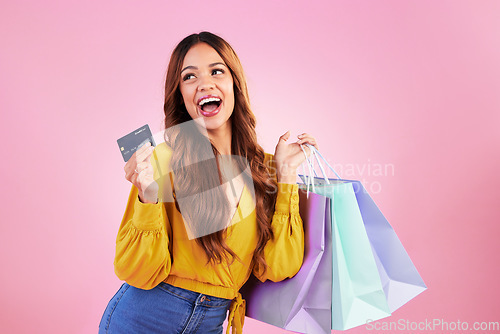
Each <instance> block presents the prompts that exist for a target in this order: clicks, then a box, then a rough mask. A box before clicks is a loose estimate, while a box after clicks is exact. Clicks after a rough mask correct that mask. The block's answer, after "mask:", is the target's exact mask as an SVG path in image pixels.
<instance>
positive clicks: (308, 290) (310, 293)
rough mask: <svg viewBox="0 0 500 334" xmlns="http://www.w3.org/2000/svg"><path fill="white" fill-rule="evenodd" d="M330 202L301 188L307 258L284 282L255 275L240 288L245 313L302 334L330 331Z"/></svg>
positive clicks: (300, 198) (300, 207)
mask: <svg viewBox="0 0 500 334" xmlns="http://www.w3.org/2000/svg"><path fill="white" fill-rule="evenodd" d="M330 204H331V201H330V200H329V199H328V198H326V197H324V196H320V195H316V194H310V195H309V197H307V196H306V192H305V191H302V190H299V210H300V215H301V217H302V221H303V223H304V244H305V245H304V247H305V248H304V260H303V263H302V267H301V268H300V270H299V272H298V273H297V274H296V275H295V276H294V277H292V278H290V279H286V280H284V281H281V282H271V281H266V282H264V283H262V282H260V281H259V280H258V279H257V278H255V277H254V276H253V275H252V276H251V278H250V279H249V280H248V281H247V283H245V285H244V286H243V288H242V289H241V290H240V292H241V294H242V296H243V298H245V299H246V315H247V316H248V317H250V318H253V319H256V320H260V321H263V322H266V323H268V324H271V325H274V326H277V327H280V328H284V329H288V330H293V331H296V332H300V333H318V334H322V333H330V332H331V297H330V296H331V290H332V285H331V276H332V262H331V252H332V250H331V245H332V243H331V222H330V219H331V213H330V211H331V208H330Z"/></svg>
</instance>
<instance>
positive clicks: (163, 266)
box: [114, 143, 304, 333]
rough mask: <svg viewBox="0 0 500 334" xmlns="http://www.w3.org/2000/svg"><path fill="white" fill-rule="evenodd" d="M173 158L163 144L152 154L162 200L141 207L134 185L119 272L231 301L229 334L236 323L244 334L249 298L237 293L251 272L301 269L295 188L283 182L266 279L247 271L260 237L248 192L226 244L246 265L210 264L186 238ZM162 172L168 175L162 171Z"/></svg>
mask: <svg viewBox="0 0 500 334" xmlns="http://www.w3.org/2000/svg"><path fill="white" fill-rule="evenodd" d="M171 154H172V151H171V149H170V148H169V147H168V146H167V145H166V144H165V143H162V144H160V145H158V146H157V147H156V148H155V151H154V153H153V155H152V156H151V163H152V165H153V168H154V170H155V172H154V173H155V174H154V176H155V180H158V181H157V182H158V184H159V185H160V193H161V194H163V195H162V196H163V198H162V199H161V201H158V203H157V204H151V203H142V202H141V201H139V199H138V189H137V188H136V187H135V186H132V190H131V192H130V196H129V199H128V203H127V208H126V210H125V214H124V216H123V220H122V222H121V225H120V229H119V231H118V236H117V238H116V255H115V261H114V266H115V273H116V275H117V276H118V277H119V278H120V279H121V280H124V281H126V282H127V283H128V284H130V285H132V286H135V287H137V288H141V289H152V288H154V287H155V286H156V285H158V284H159V283H160V282H162V281H163V282H166V283H169V284H171V285H174V286H176V287H180V288H184V289H188V290H191V291H195V292H199V293H203V294H207V295H211V296H215V297H219V298H226V299H233V302H232V303H231V306H230V309H229V311H230V312H229V317H228V322H229V324H228V328H227V333H229V328H230V327H231V326H233V333H234V332H236V333H241V332H242V327H243V322H244V318H245V301H244V300H243V299H242V298H241V294H240V293H239V289H240V288H241V286H242V285H243V284H244V283H245V282H246V281H247V279H248V278H249V276H250V274H251V273H252V272H253V274H254V275H255V276H256V277H257V278H258V279H259V280H260V281H262V282H264V281H265V280H266V279H269V280H271V281H274V282H276V281H281V280H283V279H285V278H288V277H292V276H294V275H295V274H296V273H297V272H298V271H299V269H300V267H301V265H302V260H303V255H304V230H303V225H302V219H301V218H300V215H299V207H298V204H299V203H298V202H299V195H298V185H297V184H286V183H278V189H277V191H278V193H277V200H276V206H275V212H274V215H273V218H272V230H273V233H274V240H270V241H269V242H268V243H267V245H266V247H265V249H264V256H265V260H266V263H267V265H268V268H267V272H266V273H265V275H262V274H261V273H258V272H257V270H254V269H253V268H251V267H250V266H251V263H252V257H253V253H254V250H255V247H256V245H257V240H258V236H257V221H256V214H255V203H254V200H253V197H252V195H251V194H250V193H249V190H248V189H247V188H246V187H245V188H243V192H242V195H241V197H240V201H239V203H238V206H237V213H238V214H235V215H234V216H233V221H232V225H230V226H229V227H228V228H227V238H226V243H227V245H228V246H229V247H230V248H231V249H232V250H233V251H234V252H235V253H236V255H237V256H238V257H239V259H240V260H241V262H240V261H238V260H235V261H234V262H233V263H232V264H231V265H228V264H227V262H223V263H222V264H218V265H208V266H207V265H206V263H207V257H206V255H205V252H204V251H203V249H202V248H201V247H200V246H199V245H198V244H197V243H196V240H195V239H192V240H189V237H188V235H187V232H186V228H185V226H184V221H183V219H182V216H181V213H180V212H179V211H178V209H177V208H176V205H175V202H174V199H173V197H172V195H171V194H172V189H171V180H172V173H171V171H170V170H168V168H169V167H167V166H169V162H170V157H171ZM272 158H273V155H271V154H267V153H266V157H265V163H266V166H269V168H270V169H272V168H275V167H276V166H275V164H274V161H273V159H272ZM157 166H165V167H158V168H157ZM159 168H167V170H165V171H161V172H160V171H159ZM271 176H272V174H271ZM238 217H239V218H238ZM235 219H237V220H238V221H234V220H235Z"/></svg>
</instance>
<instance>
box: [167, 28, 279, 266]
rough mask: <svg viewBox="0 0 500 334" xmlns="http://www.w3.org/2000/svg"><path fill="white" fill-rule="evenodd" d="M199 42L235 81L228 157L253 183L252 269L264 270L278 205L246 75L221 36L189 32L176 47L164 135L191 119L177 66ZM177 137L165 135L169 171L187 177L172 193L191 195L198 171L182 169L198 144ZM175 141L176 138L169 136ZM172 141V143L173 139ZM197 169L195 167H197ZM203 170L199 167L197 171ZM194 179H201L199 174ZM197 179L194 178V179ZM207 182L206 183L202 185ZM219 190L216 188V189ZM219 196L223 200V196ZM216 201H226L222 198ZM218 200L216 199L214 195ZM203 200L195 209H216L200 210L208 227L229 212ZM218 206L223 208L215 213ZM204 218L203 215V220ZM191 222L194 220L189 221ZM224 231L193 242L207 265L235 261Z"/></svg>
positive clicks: (179, 179) (195, 188) (218, 203)
mask: <svg viewBox="0 0 500 334" xmlns="http://www.w3.org/2000/svg"><path fill="white" fill-rule="evenodd" d="M198 43H207V44H208V45H210V46H211V47H212V48H214V49H215V51H217V53H218V54H219V55H220V56H221V58H222V59H223V60H224V63H225V64H226V66H227V67H228V68H229V70H230V72H231V75H232V77H233V91H234V100H235V104H234V111H233V113H232V115H231V118H230V119H231V130H232V131H231V132H232V134H231V154H232V155H237V156H240V157H242V158H244V159H242V160H246V161H247V162H248V163H249V166H250V170H251V180H252V182H253V186H254V189H255V203H256V207H255V210H256V216H257V230H258V241H257V246H256V249H255V252H254V256H253V265H254V266H256V269H257V271H258V272H265V271H266V263H265V259H264V247H265V245H266V243H267V242H268V241H269V240H272V239H273V237H274V236H273V232H272V229H271V219H272V215H273V212H274V206H275V203H276V191H275V190H276V189H277V184H276V181H275V180H274V179H273V178H271V177H270V175H269V172H268V170H267V168H266V166H265V165H264V150H263V149H262V147H261V146H260V145H259V144H258V143H257V135H256V132H255V125H256V119H255V116H254V114H253V113H252V111H251V109H250V102H249V96H248V90H247V85H246V79H245V75H244V73H243V68H242V65H241V63H240V60H239V58H238V56H237V55H236V53H235V52H234V50H233V48H232V47H231V46H230V45H229V44H228V43H227V42H226V41H225V40H224V39H222V38H221V37H219V36H217V35H214V34H212V33H209V32H201V33H199V34H192V35H190V36H188V37H186V38H184V39H183V40H182V41H181V42H180V43H179V44H178V45H177V47H176V48H175V49H174V51H173V53H172V56H171V58H170V62H169V65H168V70H167V77H166V80H165V103H164V107H163V108H164V112H165V132H166V135H167V133H168V132H169V128H172V127H173V126H175V125H179V124H181V123H184V122H187V121H190V120H192V119H191V117H190V115H189V114H188V112H187V110H186V107H185V105H184V103H183V98H182V95H181V92H180V89H179V85H180V80H181V74H180V72H181V67H182V63H183V61H184V57H185V56H186V53H187V52H188V51H189V49H191V47H192V46H194V45H196V44H198ZM179 135H180V133H178V132H177V133H175V132H170V133H168V137H169V139H168V140H167V141H168V142H169V143H170V145H171V146H172V150H173V153H172V169H173V170H175V169H176V167H178V168H177V169H178V170H182V171H183V172H185V173H186V175H183V176H180V177H178V176H177V174H176V175H175V178H176V179H177V182H175V181H174V187H175V191H176V194H179V191H183V192H185V194H192V193H195V192H196V191H199V184H198V182H193V179H192V177H193V176H194V177H196V173H197V171H196V167H195V168H194V170H191V171H192V172H193V173H190V172H189V171H186V169H185V168H182V166H186V165H187V164H189V162H190V161H199V158H198V159H197V157H193V156H190V154H191V155H192V154H195V153H194V152H195V151H194V150H192V149H190V147H191V146H192V145H196V143H195V140H193V139H192V138H191V139H188V138H181V137H179ZM172 137H174V138H172ZM172 139H173V140H172ZM212 150H213V152H214V153H215V155H216V156H217V155H218V154H219V153H218V152H217V150H216V148H215V147H214V146H213V145H212ZM195 165H196V164H195ZM201 168H202V167H200V170H201ZM197 175H198V178H199V175H203V174H197ZM195 180H197V179H195ZM204 182H208V183H210V182H209V181H204ZM217 182H219V185H220V180H213V182H212V184H211V185H210V184H209V185H208V187H213V186H214V185H216V183H217ZM219 188H220V187H219ZM222 195H223V196H222ZM222 195H221V197H220V198H223V199H227V198H226V197H225V194H222ZM217 197H218V196H217ZM220 198H219V199H215V198H207V199H206V200H207V202H206V203H205V202H203V203H196V204H197V205H200V204H206V205H207V206H210V205H214V208H217V210H214V209H212V210H208V212H205V211H203V210H198V211H202V212H200V216H199V218H202V219H205V220H206V221H209V222H210V223H213V224H217V219H220V212H223V213H227V209H228V206H227V205H228V204H227V203H226V202H227V201H224V200H220ZM219 208H222V209H220V210H219ZM201 214H202V215H203V217H202V216H201ZM193 219H194V217H193ZM225 232H226V230H225V229H224V230H218V231H217V232H214V233H212V234H209V235H205V236H203V237H200V238H197V239H196V241H197V242H198V244H199V245H200V246H201V247H202V248H203V249H204V251H205V253H206V255H207V258H208V261H213V262H214V263H221V261H222V259H223V258H224V259H226V260H228V259H229V256H231V257H232V259H233V260H234V259H235V256H236V254H235V253H234V252H233V251H232V250H231V249H230V248H229V247H228V246H227V244H226V242H225V240H224V238H225Z"/></svg>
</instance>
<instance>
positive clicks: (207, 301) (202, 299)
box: [158, 282, 231, 306]
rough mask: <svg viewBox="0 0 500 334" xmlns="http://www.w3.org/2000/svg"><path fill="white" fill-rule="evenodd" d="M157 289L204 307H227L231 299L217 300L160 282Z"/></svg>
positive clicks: (216, 298)
mask: <svg viewBox="0 0 500 334" xmlns="http://www.w3.org/2000/svg"><path fill="white" fill-rule="evenodd" d="M158 288H160V289H162V290H165V291H168V292H170V293H172V294H174V295H176V296H177V297H179V298H183V299H186V300H188V301H190V302H192V303H198V304H203V305H206V306H229V304H230V303H231V299H225V298H219V297H215V296H210V295H206V294H203V293H199V292H195V291H191V290H187V289H183V288H179V287H176V286H173V285H171V284H168V283H165V282H160V284H158Z"/></svg>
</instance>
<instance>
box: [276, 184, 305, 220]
mask: <svg viewBox="0 0 500 334" xmlns="http://www.w3.org/2000/svg"><path fill="white" fill-rule="evenodd" d="M275 213H284V214H290V213H299V185H298V184H296V183H295V184H291V183H278V195H277V197H276V210H275Z"/></svg>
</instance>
